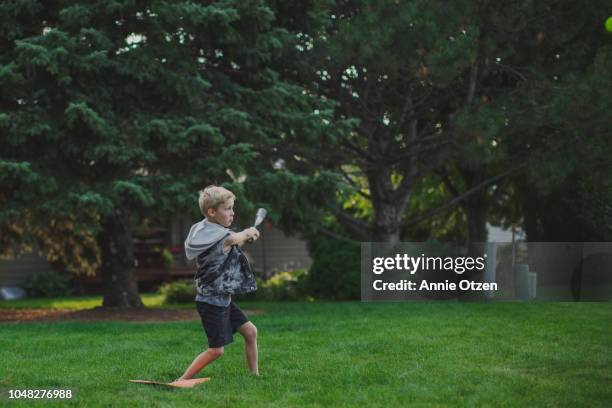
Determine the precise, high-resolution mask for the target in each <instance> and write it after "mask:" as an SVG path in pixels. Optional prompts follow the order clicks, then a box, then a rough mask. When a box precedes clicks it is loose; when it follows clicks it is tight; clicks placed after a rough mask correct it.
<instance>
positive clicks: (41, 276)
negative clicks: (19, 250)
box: [24, 272, 73, 297]
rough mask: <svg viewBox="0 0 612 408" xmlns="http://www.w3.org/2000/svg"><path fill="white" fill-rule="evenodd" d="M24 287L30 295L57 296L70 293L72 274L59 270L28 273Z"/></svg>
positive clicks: (71, 289)
mask: <svg viewBox="0 0 612 408" xmlns="http://www.w3.org/2000/svg"><path fill="white" fill-rule="evenodd" d="M24 287H25V289H26V292H27V293H28V296H31V297H41V296H42V297H59V296H68V295H70V294H71V293H72V291H73V287H72V276H71V275H69V274H68V273H60V272H40V273H35V274H34V275H30V276H29V277H28V278H27V279H26V281H25V283H24Z"/></svg>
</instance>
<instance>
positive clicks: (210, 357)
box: [177, 347, 224, 381]
mask: <svg viewBox="0 0 612 408" xmlns="http://www.w3.org/2000/svg"><path fill="white" fill-rule="evenodd" d="M223 350H224V349H223V347H213V348H209V349H208V350H206V351H205V352H203V353H200V354H199V355H198V356H197V357H196V358H195V359H194V360H193V362H192V363H191V364H190V365H189V367H187V370H185V372H184V373H183V375H181V376H180V377H179V378H177V381H178V380H188V379H190V378H192V377H193V376H194V375H196V374H197V373H199V372H200V371H201V370H202V369H203V368H204V367H206V366H207V365H208V364H210V363H212V362H213V361H215V360H216V359H217V358H219V357H220V356H222V355H223Z"/></svg>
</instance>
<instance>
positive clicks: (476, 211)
mask: <svg viewBox="0 0 612 408" xmlns="http://www.w3.org/2000/svg"><path fill="white" fill-rule="evenodd" d="M481 195H482V194H477V195H476V197H475V198H474V199H472V200H470V199H467V200H466V202H465V204H464V206H463V209H464V211H465V213H466V218H467V224H468V248H472V247H473V246H474V244H475V243H478V242H487V217H488V215H489V208H488V206H487V203H486V201H484V200H482V199H481V197H480V196H481Z"/></svg>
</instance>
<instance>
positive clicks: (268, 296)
mask: <svg viewBox="0 0 612 408" xmlns="http://www.w3.org/2000/svg"><path fill="white" fill-rule="evenodd" d="M307 277H308V273H307V272H306V270H305V269H296V270H293V271H287V272H280V273H277V274H276V275H274V276H273V277H271V278H270V279H268V280H267V281H265V282H263V283H262V285H261V287H260V288H259V289H258V292H259V293H258V294H257V298H258V299H262V300H297V299H301V298H303V297H305V296H306V294H307V293H306V289H307V288H306V283H307V281H306V279H307Z"/></svg>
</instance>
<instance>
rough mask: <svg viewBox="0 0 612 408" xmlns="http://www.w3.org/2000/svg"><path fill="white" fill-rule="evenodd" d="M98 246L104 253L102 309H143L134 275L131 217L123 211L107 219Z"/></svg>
mask: <svg viewBox="0 0 612 408" xmlns="http://www.w3.org/2000/svg"><path fill="white" fill-rule="evenodd" d="M101 225H102V232H101V233H100V234H99V236H98V243H99V245H100V250H101V252H102V276H103V278H104V301H103V303H102V306H103V307H124V308H127V307H143V304H142V300H141V299H140V295H139V294H138V284H137V282H136V279H135V277H134V274H133V271H132V270H133V268H134V246H133V243H132V234H131V231H130V224H129V217H128V216H127V215H126V214H125V213H123V212H122V211H120V210H117V211H115V212H113V213H112V214H108V215H105V216H104V217H103V219H102V222H101Z"/></svg>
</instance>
